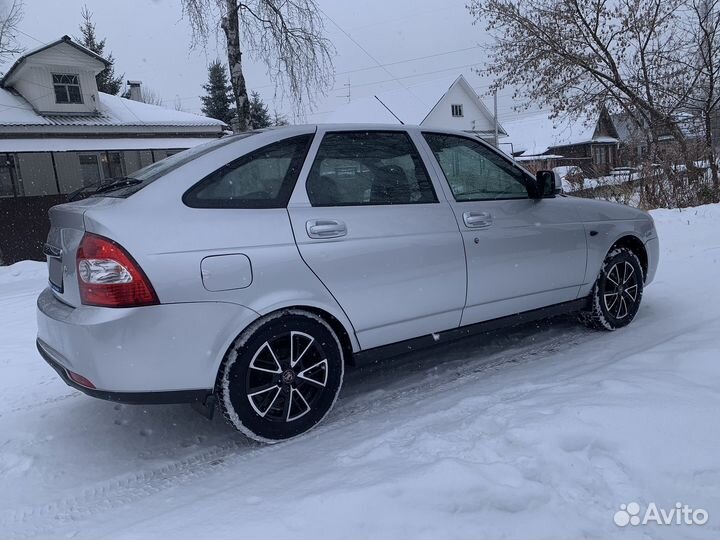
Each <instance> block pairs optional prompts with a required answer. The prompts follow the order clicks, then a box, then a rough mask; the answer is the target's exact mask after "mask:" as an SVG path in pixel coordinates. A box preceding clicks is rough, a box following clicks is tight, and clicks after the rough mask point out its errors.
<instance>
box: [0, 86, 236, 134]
mask: <svg viewBox="0 0 720 540" xmlns="http://www.w3.org/2000/svg"><path fill="white" fill-rule="evenodd" d="M0 125H3V126H178V127H189V126H217V127H222V126H224V125H225V124H224V123H223V122H222V121H220V120H215V119H214V118H208V117H206V116H201V115H199V114H192V113H187V112H183V111H176V110H174V109H166V108H165V107H158V106H157V105H149V104H147V103H141V102H139V101H133V100H131V99H125V98H121V97H118V96H113V95H110V94H104V93H102V92H99V104H98V112H97V114H92V115H89V114H45V115H42V114H40V113H38V112H36V111H35V110H33V108H32V107H31V106H30V104H29V103H28V102H27V101H25V100H24V99H23V98H22V97H20V96H19V95H17V94H15V93H14V92H12V91H10V90H6V89H4V88H0Z"/></svg>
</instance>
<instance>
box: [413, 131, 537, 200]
mask: <svg viewBox="0 0 720 540" xmlns="http://www.w3.org/2000/svg"><path fill="white" fill-rule="evenodd" d="M423 136H424V137H425V140H426V141H427V143H428V144H429V145H430V149H431V150H432V151H433V154H435V158H436V159H437V160H438V163H439V164H440V168H441V169H442V170H443V173H444V174H445V178H447V181H448V184H449V185H450V189H451V190H452V193H453V196H454V197H455V200H456V201H458V202H462V201H484V200H494V199H526V198H527V197H528V191H527V188H526V185H527V178H526V176H525V174H524V173H523V172H522V171H521V170H520V169H519V168H517V167H515V166H514V165H513V164H512V163H510V162H509V161H508V160H506V159H505V158H503V157H502V156H500V155H498V154H497V153H495V152H494V151H493V150H491V149H489V148H487V147H486V146H485V145H483V144H481V143H480V142H478V141H474V140H472V139H469V138H466V137H460V136H457V135H444V134H440V133H423Z"/></svg>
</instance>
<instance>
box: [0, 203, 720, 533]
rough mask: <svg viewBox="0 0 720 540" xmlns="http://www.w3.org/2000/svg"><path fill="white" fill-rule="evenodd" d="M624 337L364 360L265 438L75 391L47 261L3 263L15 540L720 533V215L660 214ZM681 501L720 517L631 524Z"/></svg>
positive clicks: (2, 485) (579, 332)
mask: <svg viewBox="0 0 720 540" xmlns="http://www.w3.org/2000/svg"><path fill="white" fill-rule="evenodd" d="M654 217H655V220H656V223H657V226H658V230H659V233H660V238H661V244H662V259H661V262H660V269H659V271H658V274H657V279H656V281H655V283H653V284H652V286H650V287H649V288H648V289H647V291H646V295H645V298H644V302H643V305H642V307H641V309H640V313H639V315H638V317H637V319H636V320H635V322H634V323H633V324H632V325H631V326H630V327H628V328H626V329H624V330H621V331H618V332H615V333H600V332H593V331H590V330H586V329H584V328H582V327H580V326H578V325H577V324H575V323H574V322H573V321H572V320H570V319H569V318H568V319H558V320H555V321H553V322H552V323H542V324H539V325H532V327H527V326H526V327H522V328H516V329H514V330H512V331H507V332H503V333H499V334H496V335H493V336H480V337H477V338H472V339H469V340H466V341H463V342H459V343H456V344H454V345H451V346H448V347H444V348H436V349H433V350H430V351H425V352H420V353H415V354H412V355H409V356H406V357H404V358H401V359H395V360H389V361H386V362H383V363H382V364H380V365H372V366H366V367H363V368H360V369H355V370H351V371H350V372H349V373H348V376H347V380H346V385H345V386H344V388H343V394H342V397H341V399H340V400H339V401H338V404H337V406H336V408H335V410H334V412H333V413H331V415H330V416H329V417H328V418H327V420H326V422H325V423H324V424H323V425H322V426H321V427H319V428H318V429H316V430H315V431H313V432H311V433H310V434H308V435H306V436H304V437H301V438H300V439H297V440H294V441H290V442H287V443H283V444H278V445H275V446H269V447H266V446H259V445H256V444H252V443H250V442H248V441H246V440H245V439H243V438H242V437H241V436H239V435H237V434H235V433H234V432H233V431H232V430H231V429H230V428H228V427H227V426H226V425H225V424H224V423H223V422H222V420H221V419H219V418H216V419H215V420H214V421H212V422H209V421H207V420H204V419H203V418H201V417H200V416H199V415H197V414H196V413H194V412H193V411H192V410H191V409H190V408H189V407H185V406H155V407H140V406H122V405H115V404H112V403H106V402H102V401H98V400H94V399H91V398H88V397H85V396H83V395H81V394H79V393H78V392H75V391H73V390H71V389H70V388H68V387H67V386H65V385H64V384H63V383H62V382H61V381H59V380H58V378H57V377H56V375H55V373H54V372H53V371H52V370H51V369H50V368H49V367H48V366H47V365H45V363H44V362H43V361H42V360H41V358H40V357H39V355H38V354H37V352H36V351H35V347H34V337H35V321H34V301H35V297H36V295H37V294H38V293H39V292H40V290H41V289H42V288H43V286H44V280H45V269H44V267H43V265H41V264H39V263H29V262H25V263H20V264H16V265H14V266H11V267H7V268H0V538H3V539H4V538H28V537H33V538H50V537H53V538H54V537H57V538H59V537H67V538H71V537H72V538H163V539H165V538H182V539H185V538H186V539H197V538H213V539H223V538H233V539H237V538H272V539H276V538H308V539H322V538H328V539H340V538H352V539H357V538H383V539H385V538H438V539H450V538H473V539H476V538H500V537H503V538H513V539H521V538H532V539H535V538H548V539H549V538H555V539H557V538H578V537H586V538H608V537H614V538H680V537H683V538H718V536H720V429H718V423H719V422H720V365H719V362H720V339H719V338H720V282H719V280H718V278H719V277H720V205H716V206H706V207H700V208H697V209H688V210H684V211H668V210H662V211H656V212H654ZM633 501H634V502H637V503H639V504H640V506H641V508H643V509H644V508H645V507H646V506H647V505H648V504H649V503H651V502H654V503H655V504H656V505H657V507H658V508H662V509H665V510H668V511H669V510H671V509H672V508H673V507H674V505H675V503H677V502H681V503H683V504H687V505H689V506H690V507H692V508H695V509H698V508H700V509H704V510H706V511H707V512H708V514H709V519H708V522H707V523H706V524H705V525H702V526H700V525H666V526H663V525H657V524H648V525H639V526H632V525H628V526H627V527H625V528H621V527H618V526H617V525H615V524H614V522H613V515H614V514H615V512H616V511H618V510H619V509H620V505H621V504H628V503H630V502H633Z"/></svg>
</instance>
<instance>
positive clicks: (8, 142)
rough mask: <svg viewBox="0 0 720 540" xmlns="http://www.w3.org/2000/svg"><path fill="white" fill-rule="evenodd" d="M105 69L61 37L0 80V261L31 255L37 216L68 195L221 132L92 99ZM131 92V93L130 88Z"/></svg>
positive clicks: (129, 103) (184, 116) (214, 123)
mask: <svg viewBox="0 0 720 540" xmlns="http://www.w3.org/2000/svg"><path fill="white" fill-rule="evenodd" d="M106 65H107V62H106V61H105V60H104V59H103V58H101V57H100V56H98V55H97V54H95V53H93V52H92V51H90V50H88V49H86V48H85V47H82V46H81V45H78V44H77V43H75V42H73V41H72V40H71V39H70V38H69V37H68V36H64V37H62V38H61V39H58V40H57V41H54V42H52V43H49V44H47V45H44V46H42V47H39V48H37V49H34V50H31V51H28V52H26V53H25V54H23V55H22V56H20V57H19V58H18V59H17V60H16V61H15V63H14V64H12V66H11V67H10V69H9V70H8V71H7V72H6V73H5V74H4V76H2V78H0V261H1V260H2V259H3V258H4V259H5V262H8V261H12V260H17V259H22V258H34V257H37V256H39V254H40V250H39V246H41V245H42V242H43V241H44V239H45V236H46V234H47V228H48V224H47V217H46V214H47V209H48V208H49V207H50V206H52V205H54V204H58V203H60V202H64V200H65V199H66V195H67V194H68V193H71V192H73V191H75V190H77V189H78V188H81V187H83V186H85V185H88V184H90V183H93V182H97V181H99V180H103V179H105V178H112V177H117V176H125V175H130V174H132V173H133V172H134V171H136V170H137V169H139V168H141V167H144V166H145V165H149V164H151V163H153V162H155V161H157V160H160V159H163V158H165V157H167V156H168V155H170V154H173V153H176V152H179V151H181V150H184V149H186V148H190V147H192V146H195V145H197V144H200V143H202V142H205V141H208V140H211V139H213V138H217V137H220V136H222V134H223V132H224V130H225V129H226V128H227V126H225V124H224V123H223V122H221V121H219V120H214V119H211V118H206V117H204V116H199V115H196V114H189V113H185V112H179V111H175V110H170V109H165V108H163V107H156V106H154V105H148V104H145V103H141V102H139V101H134V100H131V99H124V98H120V97H117V96H112V95H108V94H104V93H102V92H98V89H97V84H96V82H95V76H96V75H97V74H98V73H100V71H102V70H103V69H104V68H105V66H106ZM133 86H134V87H133ZM131 90H134V92H135V93H136V94H137V93H138V91H139V90H140V89H139V87H138V84H137V83H134V85H131ZM3 254H4V255H3Z"/></svg>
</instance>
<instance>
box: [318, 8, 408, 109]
mask: <svg viewBox="0 0 720 540" xmlns="http://www.w3.org/2000/svg"><path fill="white" fill-rule="evenodd" d="M318 10H319V11H320V13H322V14H323V15H324V16H325V17H326V18H327V19H328V20H329V21H330V22H331V23H333V24H334V25H335V26H336V27H337V29H338V30H340V31H341V32H342V33H343V34H344V35H345V37H347V38H348V39H349V40H350V41H352V42H353V43H354V44H355V45H357V47H358V48H359V49H360V50H361V51H362V52H364V53H365V55H366V56H367V57H368V58H370V60H372V61H373V62H375V63H376V64H377V66H378V67H380V68H382V70H383V71H384V72H385V73H387V74H388V75H390V77H392V78H393V80H394V81H395V82H397V83H398V84H399V85H400V86H402V87H403V88H405V89H406V90H407V91H408V92H410V93H411V94H412V93H413V92H412V90H410V89H409V88H407V87H406V86H405V85H404V84H403V83H402V82H400V81H399V80H398V79H397V78H396V77H395V76H394V75H393V74H392V73H391V72H390V70H389V69H387V68H386V67H385V66H384V65H383V64H381V63H380V61H379V60H378V59H377V58H375V57H374V56H373V55H372V54H370V53H369V52H368V50H367V49H366V48H365V47H363V46H362V45H360V43H358V42H357V41H356V40H355V38H353V37H352V36H351V35H350V34H348V33H347V32H346V31H345V30H344V29H343V27H342V26H340V25H339V24H338V23H336V22H335V19H333V18H332V17H330V15H328V14H327V13H325V11H323V9H322V8H320V7H318ZM413 95H414V94H413ZM415 97H416V98H417V96H415Z"/></svg>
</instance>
